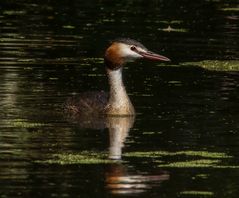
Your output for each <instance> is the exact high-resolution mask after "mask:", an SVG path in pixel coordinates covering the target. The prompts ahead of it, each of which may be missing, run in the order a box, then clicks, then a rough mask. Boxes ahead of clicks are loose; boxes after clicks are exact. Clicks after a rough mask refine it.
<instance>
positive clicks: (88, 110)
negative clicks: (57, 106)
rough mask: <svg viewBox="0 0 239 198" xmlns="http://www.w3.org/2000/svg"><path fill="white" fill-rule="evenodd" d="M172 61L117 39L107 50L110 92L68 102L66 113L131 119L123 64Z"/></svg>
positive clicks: (132, 112) (94, 93)
mask: <svg viewBox="0 0 239 198" xmlns="http://www.w3.org/2000/svg"><path fill="white" fill-rule="evenodd" d="M140 58H145V59H151V60H158V61H159V60H162V61H169V59H168V58H167V57H164V56H161V55H159V54H155V53H153V52H150V51H148V50H147V48H145V47H144V46H143V45H142V44H141V43H139V42H137V41H135V40H132V39H118V40H115V41H113V42H112V43H111V45H110V46H109V47H108V48H107V49H106V52H105V56H104V61H105V66H106V71H107V76H108V79H109V85H110V92H109V94H108V93H106V92H104V91H99V92H86V93H81V94H80V95H79V96H77V97H73V98H70V99H68V100H67V102H66V104H65V110H66V111H67V112H68V113H71V114H78V115H89V114H94V115H108V116H110V115H111V116H112V115H113V116H131V115H134V114H135V110H134V107H133V105H132V103H131V101H130V98H129V97H128V95H127V92H126V89H125V86H124V83H123V80H122V70H123V66H124V64H126V63H127V62H131V61H134V60H136V59H140Z"/></svg>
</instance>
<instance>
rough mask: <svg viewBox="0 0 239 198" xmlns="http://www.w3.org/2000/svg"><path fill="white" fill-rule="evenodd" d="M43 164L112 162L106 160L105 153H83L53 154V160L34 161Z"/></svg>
mask: <svg viewBox="0 0 239 198" xmlns="http://www.w3.org/2000/svg"><path fill="white" fill-rule="evenodd" d="M36 162H37V163H43V164H61V165H65V164H106V163H113V162H114V161H112V160H109V159H107V155H106V154H105V153H95V152H94V153H93V152H89V151H83V152H81V153H77V154H68V153H65V154H54V155H53V159H49V160H43V161H36Z"/></svg>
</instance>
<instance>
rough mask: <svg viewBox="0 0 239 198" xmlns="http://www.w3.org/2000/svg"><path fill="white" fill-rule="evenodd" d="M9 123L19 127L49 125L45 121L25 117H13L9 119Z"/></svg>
mask: <svg viewBox="0 0 239 198" xmlns="http://www.w3.org/2000/svg"><path fill="white" fill-rule="evenodd" d="M7 124H8V125H11V126H13V127H18V128H35V127H41V126H46V125H47V124H45V123H38V122H30V121H28V120H24V119H13V120H10V121H8V123H7Z"/></svg>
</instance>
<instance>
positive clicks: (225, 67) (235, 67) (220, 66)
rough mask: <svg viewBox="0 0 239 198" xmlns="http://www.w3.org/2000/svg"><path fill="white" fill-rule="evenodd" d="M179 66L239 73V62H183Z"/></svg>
mask: <svg viewBox="0 0 239 198" xmlns="http://www.w3.org/2000/svg"><path fill="white" fill-rule="evenodd" d="M180 65H181V66H198V67H202V68H204V69H208V70H216V71H239V60H203V61H198V62H185V63H181V64H180Z"/></svg>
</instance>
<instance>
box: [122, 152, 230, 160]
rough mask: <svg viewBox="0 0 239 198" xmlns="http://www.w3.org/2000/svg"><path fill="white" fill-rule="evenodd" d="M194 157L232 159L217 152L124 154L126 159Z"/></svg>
mask: <svg viewBox="0 0 239 198" xmlns="http://www.w3.org/2000/svg"><path fill="white" fill-rule="evenodd" d="M180 155H184V156H194V157H202V158H215V159H225V158H232V156H229V155H227V154H226V153H219V152H208V151H178V152H167V151H148V152H129V153H126V154H124V156H127V157H150V158H153V157H163V156H180Z"/></svg>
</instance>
